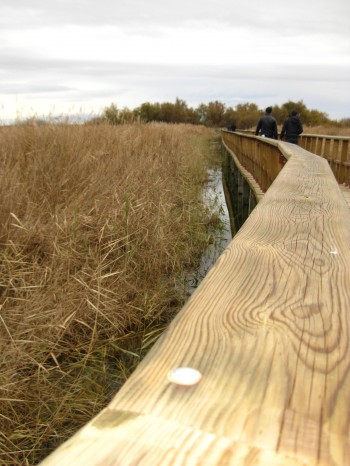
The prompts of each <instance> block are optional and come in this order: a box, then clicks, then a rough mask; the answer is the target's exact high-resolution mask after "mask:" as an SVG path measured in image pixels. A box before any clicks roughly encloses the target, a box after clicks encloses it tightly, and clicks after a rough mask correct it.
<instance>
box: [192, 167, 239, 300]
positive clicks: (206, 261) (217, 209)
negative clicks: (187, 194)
mask: <svg viewBox="0 0 350 466" xmlns="http://www.w3.org/2000/svg"><path fill="white" fill-rule="evenodd" d="M203 198H204V203H205V206H206V207H207V209H208V210H209V216H210V215H211V214H212V215H213V216H217V215H218V216H219V219H218V221H216V222H215V225H213V227H212V231H210V244H209V245H208V247H207V249H206V251H205V252H204V254H203V255H202V257H201V261H200V264H199V267H198V269H197V270H196V271H194V272H192V273H190V274H189V275H188V276H187V280H186V281H187V288H188V290H187V293H188V295H191V294H192V293H193V291H194V290H195V289H196V288H197V286H198V285H199V284H200V282H201V281H202V280H203V278H204V277H205V276H206V274H207V273H208V272H209V270H210V269H211V267H212V266H213V265H214V263H215V262H216V260H217V258H218V257H219V256H220V254H221V253H222V252H223V250H224V249H225V248H226V246H227V245H228V243H229V242H230V241H231V239H232V230H231V222H230V215H229V211H228V208H227V205H226V199H225V190H224V184H223V171H222V168H221V167H217V168H212V169H209V170H208V182H207V184H206V186H205V187H204V190H203Z"/></svg>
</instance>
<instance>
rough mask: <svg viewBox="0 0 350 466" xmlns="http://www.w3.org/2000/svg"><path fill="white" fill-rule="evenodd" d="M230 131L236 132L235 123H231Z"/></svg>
mask: <svg viewBox="0 0 350 466" xmlns="http://www.w3.org/2000/svg"><path fill="white" fill-rule="evenodd" d="M227 129H228V131H236V125H235V124H234V123H230V124H229V125H228V126H227Z"/></svg>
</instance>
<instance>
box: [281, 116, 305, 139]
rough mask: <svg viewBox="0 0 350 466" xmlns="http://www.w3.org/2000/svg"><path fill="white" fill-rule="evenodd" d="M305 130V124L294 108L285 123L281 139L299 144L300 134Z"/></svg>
mask: <svg viewBox="0 0 350 466" xmlns="http://www.w3.org/2000/svg"><path fill="white" fill-rule="evenodd" d="M302 132H303V125H302V124H301V121H300V118H299V116H298V112H297V111H296V110H292V111H291V114H290V116H289V117H288V118H287V119H286V120H285V122H284V123H283V127H282V131H281V140H282V141H283V140H284V139H285V140H286V142H291V143H292V144H298V136H299V134H301V133H302Z"/></svg>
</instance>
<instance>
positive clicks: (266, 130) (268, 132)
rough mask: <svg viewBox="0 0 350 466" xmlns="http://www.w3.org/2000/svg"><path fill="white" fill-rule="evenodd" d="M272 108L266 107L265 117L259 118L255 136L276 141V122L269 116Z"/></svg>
mask: <svg viewBox="0 0 350 466" xmlns="http://www.w3.org/2000/svg"><path fill="white" fill-rule="evenodd" d="M271 113H272V107H267V108H266V110H265V115H264V116H263V117H261V118H260V120H259V121H258V124H257V127H256V130H255V135H256V136H259V135H260V136H264V137H266V138H273V139H277V121H276V119H275V118H274V117H273V116H272V115H271Z"/></svg>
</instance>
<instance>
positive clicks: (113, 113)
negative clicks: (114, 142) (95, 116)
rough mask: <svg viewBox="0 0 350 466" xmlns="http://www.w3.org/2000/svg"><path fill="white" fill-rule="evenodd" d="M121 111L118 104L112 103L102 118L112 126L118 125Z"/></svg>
mask: <svg viewBox="0 0 350 466" xmlns="http://www.w3.org/2000/svg"><path fill="white" fill-rule="evenodd" d="M118 115H119V110H118V108H117V106H116V104H114V103H112V104H111V105H110V106H109V107H106V108H105V109H104V110H103V113H102V118H103V119H104V120H105V121H107V123H109V124H110V125H117V124H118V123H119V118H118Z"/></svg>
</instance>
